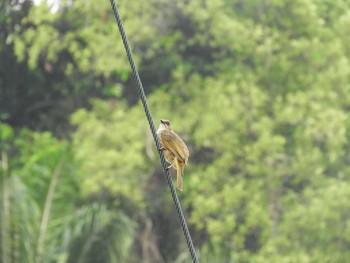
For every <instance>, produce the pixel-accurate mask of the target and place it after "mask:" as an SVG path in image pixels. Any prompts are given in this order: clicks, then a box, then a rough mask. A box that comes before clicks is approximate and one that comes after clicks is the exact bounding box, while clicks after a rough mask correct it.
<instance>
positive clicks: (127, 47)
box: [110, 0, 199, 263]
mask: <svg viewBox="0 0 350 263" xmlns="http://www.w3.org/2000/svg"><path fill="white" fill-rule="evenodd" d="M110 1H111V5H112V9H113V12H114V16H115V19H116V21H117V24H118V27H119V31H120V34H121V37H122V39H123V43H124V47H125V50H126V54H127V56H128V59H129V62H130V66H131V69H132V73H133V75H134V77H135V80H136V84H137V88H138V91H139V94H140V98H141V101H142V105H143V108H144V110H145V113H146V116H147V120H148V123H149V126H150V128H151V132H152V135H153V139H154V141H155V143H156V146H157V149H158V151H159V156H160V160H161V162H162V165H163V169H164V171H165V175H166V179H167V181H168V185H169V188H170V192H171V196H172V197H173V201H174V204H175V208H176V212H177V214H178V216H179V218H180V223H181V226H182V230H183V232H184V235H185V238H186V242H187V245H188V248H189V250H190V253H191V256H192V259H193V262H195V263H197V262H199V261H198V258H197V255H196V250H195V249H194V246H193V242H192V238H191V234H190V231H189V230H188V227H187V223H186V219H185V216H184V214H183V211H182V208H181V204H180V201H179V198H178V197H177V194H176V190H175V187H174V185H173V182H172V180H171V176H170V174H169V171H168V169H167V166H168V165H167V163H166V161H165V158H164V154H163V151H162V150H160V148H161V147H160V143H159V140H158V136H157V133H156V129H155V127H154V123H153V119H152V115H151V111H150V109H149V107H148V104H147V99H146V95H145V92H144V90H143V86H142V82H141V79H140V76H139V73H138V71H137V68H136V65H135V62H134V59H133V56H132V52H131V49H130V45H129V42H128V39H127V37H126V34H125V31H124V28H123V23H122V20H121V18H120V16H119V12H118V8H117V6H116V4H115V2H114V0H110Z"/></svg>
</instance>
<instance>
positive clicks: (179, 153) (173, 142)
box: [157, 120, 189, 191]
mask: <svg viewBox="0 0 350 263" xmlns="http://www.w3.org/2000/svg"><path fill="white" fill-rule="evenodd" d="M157 135H158V137H159V140H160V143H161V149H162V150H163V153H164V157H165V160H166V161H167V162H168V163H170V166H169V167H168V168H170V167H174V168H175V169H176V170H177V183H176V186H177V188H178V189H179V190H180V191H182V189H183V173H184V168H185V165H186V164H187V161H188V156H189V151H188V148H187V146H186V144H185V143H184V141H183V140H182V139H181V138H180V136H179V135H177V134H176V133H175V132H174V131H173V129H172V128H171V124H170V121H168V120H160V125H159V129H158V131H157Z"/></svg>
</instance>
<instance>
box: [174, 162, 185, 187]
mask: <svg viewBox="0 0 350 263" xmlns="http://www.w3.org/2000/svg"><path fill="white" fill-rule="evenodd" d="M175 162H176V175H177V176H176V187H177V189H179V190H180V191H182V189H183V172H184V166H183V165H182V164H181V163H180V162H179V160H178V159H177V158H175Z"/></svg>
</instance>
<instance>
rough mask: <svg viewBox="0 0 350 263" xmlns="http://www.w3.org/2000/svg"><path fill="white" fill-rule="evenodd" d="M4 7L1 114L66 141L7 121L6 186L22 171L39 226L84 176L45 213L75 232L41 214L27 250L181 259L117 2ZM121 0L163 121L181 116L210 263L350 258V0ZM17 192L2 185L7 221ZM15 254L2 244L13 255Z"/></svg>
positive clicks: (195, 223)
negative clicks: (16, 132) (21, 130)
mask: <svg viewBox="0 0 350 263" xmlns="http://www.w3.org/2000/svg"><path fill="white" fill-rule="evenodd" d="M11 3H13V2H9V1H5V3H4V5H2V6H1V7H6V8H5V9H3V10H7V12H10V13H11V14H12V15H11V16H9V17H6V18H2V19H4V20H3V21H4V22H5V23H4V24H2V26H3V27H4V29H6V30H5V31H4V32H7V33H4V34H3V35H2V40H3V41H2V44H1V50H0V52H1V54H2V55H3V56H4V57H5V58H8V61H9V63H8V66H6V65H1V67H2V70H3V72H4V73H5V74H2V76H1V83H5V86H3V87H6V89H3V88H2V89H1V92H2V94H4V96H3V97H1V99H2V101H1V102H2V103H0V106H1V107H4V108H1V114H0V115H1V116H0V118H1V119H2V120H6V121H7V122H8V123H10V124H11V125H14V124H16V123H19V125H20V126H21V125H26V124H28V125H29V126H30V127H34V128H35V129H48V128H50V129H51V128H52V127H54V128H52V129H51V130H53V131H55V133H57V134H59V135H60V136H62V134H63V133H64V134H66V133H67V132H68V133H69V134H70V135H71V138H72V143H67V142H61V141H57V140H56V139H54V138H53V137H52V136H51V135H50V133H32V132H28V131H27V133H28V134H29V135H28V136H29V137H28V136H27V135H26V134H22V135H21V136H20V139H13V135H11V134H12V133H13V132H12V129H11V127H7V126H6V127H7V128H4V134H5V135H6V134H8V135H6V136H4V137H6V138H12V139H10V141H11V140H12V141H16V144H15V145H13V144H11V143H10V144H8V143H6V145H9V146H6V147H10V148H8V149H6V150H5V151H4V150H2V149H1V150H2V152H4V153H5V155H3V157H2V167H3V168H2V171H3V179H2V180H3V181H2V184H3V185H2V188H3V189H5V188H6V187H5V186H4V185H5V184H9V182H10V181H11V180H12V179H11V178H12V177H14V178H18V180H19V179H20V181H21V185H23V188H25V189H27V190H26V192H28V193H30V195H29V197H30V198H31V199H32V201H31V202H32V203H33V207H36V208H35V209H36V210H35V211H37V212H35V213H33V217H31V218H30V219H29V218H28V219H27V220H26V222H31V220H34V221H35V222H41V226H45V224H43V223H45V220H43V219H44V217H43V216H42V215H43V212H44V211H45V210H46V209H45V207H47V206H48V203H52V202H53V201H54V200H55V199H51V201H49V200H50V199H49V198H48V197H49V195H48V192H49V191H48V189H50V185H52V184H53V182H54V181H55V180H63V182H62V183H63V185H69V186H70V187H73V186H74V187H75V188H74V187H73V188H70V187H68V186H66V187H64V186H61V185H60V184H58V183H57V185H56V187H55V189H56V190H55V195H57V196H61V194H60V192H61V191H63V192H62V193H65V194H64V196H65V197H66V198H69V200H70V201H71V200H73V201H72V202H71V203H70V204H69V205H65V204H61V205H57V208H58V207H61V206H62V207H61V210H58V211H57V214H56V211H54V210H52V212H51V213H52V217H53V218H56V216H57V218H61V219H57V220H56V221H55V222H62V223H60V224H58V225H60V226H63V225H64V226H66V227H65V229H68V231H67V230H66V231H67V233H66V232H63V231H62V228H59V227H57V230H55V231H50V235H51V234H52V236H49V234H46V235H44V237H43V235H42V234H41V235H40V233H43V232H42V231H39V230H40V229H42V228H40V225H39V224H38V223H37V225H36V226H35V228H34V229H36V231H32V232H30V231H28V232H30V233H31V235H34V236H33V237H34V238H30V240H34V241H35V242H34V243H33V245H31V246H29V247H30V248H31V249H32V250H33V251H34V252H35V253H34V254H35V255H36V257H37V258H41V259H42V260H48V259H51V260H57V261H62V262H79V261H81V262H96V261H99V262H111V261H118V260H119V261H123V262H140V261H142V262H185V261H186V260H188V253H186V252H187V250H186V247H185V246H186V245H185V242H182V241H183V238H182V236H181V230H180V228H178V223H177V217H176V215H175V213H174V211H173V209H172V204H171V201H170V198H169V196H168V193H167V191H166V188H165V182H164V180H162V177H161V171H160V168H159V165H158V160H157V155H156V153H155V150H154V143H153V141H152V138H151V136H150V134H149V131H148V130H149V129H148V124H147V122H146V119H145V118H144V114H143V112H142V109H141V107H140V105H138V104H137V101H138V95H137V92H135V89H134V80H133V79H132V76H131V75H130V70H129V66H128V64H127V61H126V56H125V54H124V50H123V47H122V44H121V41H120V39H119V36H118V32H117V27H116V25H115V22H114V18H113V15H112V12H111V10H110V6H109V3H108V2H93V1H81V0H77V1H73V2H69V1H68V2H61V3H59V6H58V9H57V10H53V9H50V7H49V6H48V5H47V3H42V4H41V5H38V6H32V5H31V4H30V2H29V1H24V2H20V3H19V2H18V3H17V5H15V6H11ZM118 4H119V7H120V11H121V14H122V18H123V21H124V22H125V28H126V31H127V34H128V37H129V40H130V42H131V44H132V48H133V51H134V54H135V57H136V60H137V63H138V65H139V70H140V73H141V78H142V80H143V81H144V86H145V88H146V92H147V94H148V98H149V104H150V106H151V109H152V113H153V114H154V115H153V117H154V120H155V121H156V122H157V123H156V125H158V120H159V119H160V118H168V119H170V120H172V123H173V126H174V129H175V130H176V131H177V132H178V133H179V134H181V136H182V138H184V140H185V141H186V142H187V143H188V145H189V146H190V152H191V157H190V165H189V167H187V168H186V170H185V182H184V193H181V194H180V197H181V199H182V200H183V201H184V207H185V209H186V214H187V216H188V219H189V222H190V227H191V230H192V233H193V234H194V238H195V244H196V246H198V249H199V251H200V256H201V262H233V261H235V262H266V261H272V262H330V261H331V262H347V261H349V260H348V259H349V255H348V251H347V247H348V243H349V241H348V238H347V236H348V235H347V233H348V221H349V215H348V212H347V211H348V205H347V202H346V200H347V199H348V195H347V191H348V190H349V189H348V184H349V178H348V176H347V174H348V172H349V168H348V167H349V160H350V158H349V146H350V144H349V138H350V137H349V136H350V134H349V132H348V131H349V125H348V119H349V113H348V111H349V106H350V97H349V96H350V95H349V94H350V93H349V88H350V85H349V79H350V78H349V77H350V75H349V74H350V65H349V50H350V49H349V44H348V43H349V41H348V40H349V39H348V35H349V34H348V33H349V25H350V23H349V21H350V19H349V17H350V15H349V14H350V13H349V10H350V2H348V1H342V0H333V1H329V0H297V1H258V0H251V1H241V0H211V1H203V0H201V1H198V0H193V1H166V0H152V1H148V2H147V3H146V2H145V1H120V2H118ZM14 7H16V8H14ZM15 14H16V15H17V16H14V15H15ZM81 17H84V18H85V19H84V20H83V19H81ZM16 59H17V60H18V61H16ZM118 59H119V60H118ZM10 62H11V63H10ZM19 69H22V70H23V72H22V71H21V72H22V73H21V78H18V74H17V75H16V74H15V73H16V72H20V71H19ZM25 73H26V74H25ZM12 80H13V81H12ZM6 83H7V84H6ZM27 83H30V84H31V86H30V87H28V84H27ZM116 83H117V84H116ZM10 87H13V88H12V89H10ZM19 95H20V98H18V97H19ZM5 97H6V99H5ZM12 97H13V98H16V99H17V100H22V99H23V101H22V102H21V103H20V104H15V103H14V100H11V98H12ZM92 98H93V99H92ZM96 98H99V99H96ZM90 99H92V100H90ZM12 102H13V104H11V103H12ZM6 103H8V104H7V105H6ZM3 105H5V106H3ZM21 105H24V107H22V106H21ZM81 106H84V107H85V108H84V109H79V110H77V111H76V112H75V113H74V114H73V115H72V124H73V125H74V126H75V127H76V130H74V131H72V130H70V129H67V128H66V127H67V126H66V125H63V124H64V121H62V120H64V119H66V118H67V115H68V114H69V113H70V112H72V111H74V110H75V109H77V108H79V107H81ZM87 106H88V107H87ZM48 109H50V110H48ZM23 112H27V113H28V112H29V114H27V115H25V114H23ZM54 112H55V113H54ZM56 113H57V114H56ZM16 116H20V117H21V118H22V119H21V118H17V117H16ZM60 117H62V118H60ZM31 125H32V126H31ZM3 127H5V126H3ZM11 136H12V137H11ZM26 136H27V137H26ZM6 140H7V139H6ZM21 140H22V141H23V143H19V142H21ZM29 141H30V142H31V143H29ZM17 142H18V143H19V144H18V143H17ZM4 149H5V148H4ZM16 151H20V152H19V154H17V153H16ZM47 156H51V157H50V158H51V159H50V158H49V159H48V158H46V157H47ZM44 157H45V158H44ZM61 157H62V160H63V161H61V162H60V160H61V159H60V158H61ZM7 159H8V160H9V162H7V161H6V160H7ZM7 163H8V164H9V165H6V164H7ZM60 163H62V164H60ZM4 165H5V166H4ZM4 167H5V168H4ZM6 167H9V168H6ZM35 167H41V168H40V169H39V170H38V169H36V168H35ZM57 170H61V173H59V174H60V175H56V174H57V172H55V171H57ZM67 170H68V172H67V173H70V172H69V171H71V173H72V174H73V173H74V174H77V177H74V178H75V179H73V178H71V177H69V178H66V177H64V175H63V174H65V173H66V171H67ZM17 174H18V176H17ZM23 174H27V177H26V176H22V175H23ZM37 174H38V175H40V176H35V175H37ZM14 175H16V176H14ZM20 175H21V176H20ZM4 178H5V179H4ZM6 178H7V179H6ZM29 178H30V179H29ZM38 178H40V179H38ZM54 178H56V179H54ZM71 180H72V181H71ZM39 181H40V182H39ZM66 182H68V183H66ZM37 185H44V186H45V187H42V188H40V189H38V187H37ZM59 186H61V187H62V188H59ZM51 189H52V187H51ZM64 189H65V190H64ZM62 195H63V194H62ZM29 197H28V198H29ZM11 198H12V197H11V195H10V194H9V192H8V191H3V195H2V204H3V208H2V209H3V211H4V213H2V225H3V226H5V227H2V229H5V228H9V229H11V227H12V225H11V224H9V223H8V222H10V221H9V220H6V218H7V215H9V216H12V215H13V214H12V210H11V209H7V208H6V207H8V205H7V204H8V202H14V201H13V200H12V199H11ZM58 203H59V204H60V202H58ZM33 210H34V208H33ZM46 211H47V210H46ZM50 211H51V210H50ZM116 211H117V212H116ZM51 213H50V215H51ZM62 215H64V216H62ZM67 215H70V216H67ZM33 218H34V219H33ZM37 219H39V220H37ZM74 219H78V220H77V221H78V222H75V221H74ZM4 222H5V223H4ZM13 222H16V221H13ZM79 223H80V224H79ZM54 226H57V225H54ZM54 226H51V225H50V220H49V221H48V222H47V224H46V228H47V229H48V228H50V227H54ZM8 231H10V230H7V232H6V231H2V233H3V236H2V240H6V238H4V237H6V235H7V236H8V233H12V232H11V231H10V232H8ZM32 233H34V234H32ZM38 233H39V234H38ZM47 233H49V232H48V231H47ZM72 233H75V234H72ZM28 235H29V234H28ZM36 235H37V236H36ZM119 236H121V237H123V240H124V242H125V243H120V242H119V238H118V237H119ZM31 237H32V236H31ZM67 237H69V238H67ZM13 240H19V239H15V238H14V239H13ZM38 240H39V241H40V242H39V241H38ZM42 240H48V241H50V240H52V242H59V244H60V245H59V246H53V247H50V246H51V245H52V244H54V243H51V242H48V243H47V244H48V248H46V246H45V245H46V243H45V244H44V243H43V242H42ZM53 240H55V241H53ZM61 240H64V241H66V243H64V242H63V241H61ZM60 242H61V243H60ZM17 244H18V245H17V246H18V247H19V244H21V243H20V242H18V243H17ZM38 244H39V245H40V244H41V247H40V246H38ZM62 244H64V245H62ZM68 244H69V245H68ZM122 244H125V247H124V246H123V245H122ZM44 247H45V249H44ZM57 248H61V250H60V252H57V250H55V249H57ZM131 249H132V251H135V253H134V257H130V253H128V252H130V251H131ZM12 250H13V249H12V247H11V246H10V245H8V244H6V243H5V242H2V251H5V252H3V254H2V256H3V258H5V259H6V258H7V257H11V255H12V254H11V252H10V251H12ZM6 251H7V252H6ZM62 251H64V252H62ZM111 251H115V253H112V252H111ZM46 252H50V253H49V254H46ZM61 252H62V253H61ZM31 255H32V254H31ZM52 255H54V256H52Z"/></svg>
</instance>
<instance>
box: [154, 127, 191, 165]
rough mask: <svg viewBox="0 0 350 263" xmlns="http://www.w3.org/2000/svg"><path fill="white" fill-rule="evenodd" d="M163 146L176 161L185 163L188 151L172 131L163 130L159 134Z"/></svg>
mask: <svg viewBox="0 0 350 263" xmlns="http://www.w3.org/2000/svg"><path fill="white" fill-rule="evenodd" d="M160 136H161V139H162V140H161V141H162V143H163V146H164V147H165V148H166V149H168V150H169V151H171V152H172V153H173V154H174V155H175V156H176V157H177V158H178V160H180V161H182V162H184V163H187V160H188V156H189V151H188V148H187V146H186V144H185V143H184V142H183V140H182V139H181V138H180V136H179V135H177V134H176V133H175V132H174V131H169V130H165V131H163V132H162V133H161V135H160Z"/></svg>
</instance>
